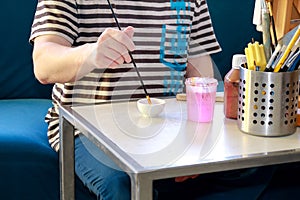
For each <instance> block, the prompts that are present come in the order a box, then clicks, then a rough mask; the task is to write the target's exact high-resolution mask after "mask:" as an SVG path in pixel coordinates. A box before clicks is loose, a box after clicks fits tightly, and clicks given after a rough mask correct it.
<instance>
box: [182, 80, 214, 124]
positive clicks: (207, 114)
mask: <svg viewBox="0 0 300 200" xmlns="http://www.w3.org/2000/svg"><path fill="white" fill-rule="evenodd" d="M216 90H217V80H216V79H213V78H191V79H187V81H186V93H187V96H186V98H187V114H188V120H191V121H195V122H211V121H212V119H213V116H214V107H215V99H216Z"/></svg>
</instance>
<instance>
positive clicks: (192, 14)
mask: <svg viewBox="0 0 300 200" xmlns="http://www.w3.org/2000/svg"><path fill="white" fill-rule="evenodd" d="M111 3H112V6H113V8H114V12H115V13H116V16H117V18H118V21H119V23H120V26H121V27H122V28H125V27H127V26H133V27H134V28H135V33H134V43H135V45H136V49H135V51H134V52H133V53H132V54H133V57H134V60H135V62H136V63H137V66H138V68H139V71H140V74H141V76H142V78H143V81H144V84H145V87H146V88H147V92H148V93H149V94H150V96H152V97H159V96H167V95H175V94H176V93H178V92H182V89H183V79H184V74H185V72H184V69H185V66H186V63H187V59H188V58H189V57H195V56H200V55H205V54H211V53H215V52H218V51H220V47H219V44H218V42H217V40H216V38H215V35H214V32H213V28H212V25H211V20H210V16H209V13H208V8H207V4H206V2H205V0H190V1H187V0H186V1H185V2H184V3H183V1H178V2H177V1H170V0H142V1H134V0H111ZM176 3H177V6H178V5H180V6H182V7H181V9H178V8H177V10H176V8H175V7H176V5H175V4H176ZM174 5H175V6H174ZM178 24H180V28H181V29H178V27H179V26H178ZM111 27H116V24H115V21H114V18H113V17H112V13H111V10H110V9H109V6H108V5H107V1H106V0H77V1H72V0H39V2H38V5H37V10H36V14H35V19H34V22H33V25H32V31H31V37H30V41H32V42H33V41H34V38H35V37H38V36H41V35H46V34H54V35H59V36H61V37H63V38H65V39H66V40H67V41H69V42H70V43H71V44H72V45H73V46H74V47H76V46H79V45H82V44H85V43H91V42H96V41H97V39H98V37H99V36H100V35H101V33H102V32H103V31H104V30H105V29H106V28H111ZM178 34H179V35H181V36H183V37H182V38H179V37H178V38H177V39H178V40H179V39H181V40H182V41H186V45H184V46H183V47H182V49H180V52H181V53H180V54H177V53H174V48H175V49H176V48H179V47H178V46H175V47H174V44H175V45H178V44H179V42H178V41H177V42H175V43H174V35H175V36H176V35H178ZM177 67H178V68H177ZM174 69H176V70H174ZM144 96H145V94H144V90H143V88H142V87H141V83H140V81H139V79H138V76H137V73H136V71H135V69H134V67H133V65H132V64H124V65H122V66H120V68H118V69H95V70H94V71H92V72H91V73H89V74H87V75H86V76H85V77H84V78H82V79H80V80H78V81H76V82H74V83H66V84H55V86H54V87H53V94H52V98H53V102H54V107H53V108H51V109H50V110H49V112H48V114H47V116H46V121H47V122H48V123H49V131H48V135H49V141H50V143H51V145H52V147H53V148H54V149H56V150H58V148H59V143H58V138H59V135H58V105H59V104H65V105H74V104H81V103H99V102H106V101H114V100H120V99H128V98H133V99H137V98H142V97H144Z"/></svg>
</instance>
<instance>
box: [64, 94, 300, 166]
mask: <svg viewBox="0 0 300 200" xmlns="http://www.w3.org/2000/svg"><path fill="white" fill-rule="evenodd" d="M166 101H167V103H166V106H165V109H164V112H163V113H161V114H160V115H159V116H157V117H154V118H150V117H143V116H142V115H141V114H140V113H139V111H138V110H137V107H136V102H135V101H129V102H118V103H111V104H99V105H83V106H73V107H71V108H68V109H69V111H68V112H69V114H70V113H72V114H71V115H72V118H73V120H74V119H75V121H76V122H75V124H74V125H75V127H76V126H77V125H78V127H81V129H85V130H88V131H87V132H89V133H91V136H90V138H92V139H93V140H95V141H101V143H107V142H105V141H109V142H110V145H108V147H107V148H109V150H110V151H111V152H113V154H114V155H116V156H117V157H118V158H119V159H120V160H125V162H128V163H130V165H131V166H130V168H131V169H132V170H133V171H136V172H146V171H157V170H165V169H168V168H169V169H171V168H173V169H176V168H183V167H185V166H200V165H201V164H207V163H212V164H216V163H219V162H220V163H224V162H232V161H239V160H242V159H249V158H250V159H254V160H255V159H256V162H261V161H263V160H264V159H265V158H266V156H268V155H276V154H280V155H282V154H286V155H287V156H288V155H290V154H293V153H297V154H299V152H300V131H299V128H297V131H296V133H294V134H292V135H289V136H282V137H260V136H254V135H250V134H246V133H243V132H241V131H240V130H239V129H238V126H237V121H236V120H232V119H226V118H225V117H224V114H223V103H222V102H216V104H215V110H214V119H213V121H212V122H211V123H195V122H191V121H188V120H187V113H186V102H184V101H177V100H176V99H167V100H166ZM64 114H66V113H64ZM76 123H77V125H76ZM112 144H113V145H112ZM104 145H106V144H104ZM260 158H261V159H260ZM278 159H281V158H278ZM278 163H280V161H279V160H278ZM250 165H251V166H253V163H252V164H250ZM250 165H249V166H250ZM254 165H255V164H254ZM258 165H259V164H258ZM244 167H245V166H244ZM229 169H230V167H229ZM218 170H220V169H218Z"/></svg>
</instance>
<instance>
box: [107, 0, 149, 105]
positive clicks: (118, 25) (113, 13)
mask: <svg viewBox="0 0 300 200" xmlns="http://www.w3.org/2000/svg"><path fill="white" fill-rule="evenodd" d="M107 3H108V5H109V8H110V10H111V13H112V15H113V17H114V19H115V22H116V25H117V27H118V29H119V30H122V29H121V26H120V24H119V22H118V19H117V16H116V14H115V12H114V9H113V7H112V6H111V3H110V1H109V0H107ZM128 54H129V56H130V58H131V61H132V64H133V66H134V68H135V70H136V73H137V75H138V77H139V80H140V82H141V85H142V87H143V89H144V92H145V95H146V98H147V100H148V103H149V104H152V102H151V99H150V96H149V95H148V92H147V90H146V87H145V85H144V82H143V79H142V77H141V75H140V72H139V70H138V68H137V65H136V63H135V61H134V59H133V56H132V54H131V52H130V51H128Z"/></svg>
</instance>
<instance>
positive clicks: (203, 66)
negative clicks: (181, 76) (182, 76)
mask: <svg viewBox="0 0 300 200" xmlns="http://www.w3.org/2000/svg"><path fill="white" fill-rule="evenodd" d="M213 76H214V71H213V63H212V60H211V57H210V55H204V56H199V57H196V58H190V59H189V60H188V64H187V68H186V78H189V77H213Z"/></svg>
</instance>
